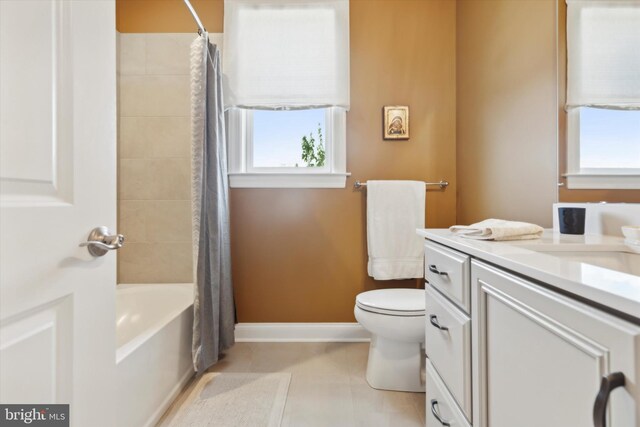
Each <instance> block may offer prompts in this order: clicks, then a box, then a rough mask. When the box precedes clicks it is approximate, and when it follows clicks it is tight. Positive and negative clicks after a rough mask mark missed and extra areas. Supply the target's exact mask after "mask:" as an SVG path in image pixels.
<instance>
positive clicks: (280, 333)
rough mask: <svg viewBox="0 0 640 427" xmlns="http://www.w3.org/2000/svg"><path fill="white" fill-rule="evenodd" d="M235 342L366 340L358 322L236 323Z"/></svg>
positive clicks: (363, 330) (365, 331) (364, 331)
mask: <svg viewBox="0 0 640 427" xmlns="http://www.w3.org/2000/svg"><path fill="white" fill-rule="evenodd" d="M235 335H236V342H368V341H370V339H371V336H370V334H369V332H368V331H367V330H366V329H364V328H363V327H362V326H361V325H360V324H359V323H238V324H237V325H236V334H235Z"/></svg>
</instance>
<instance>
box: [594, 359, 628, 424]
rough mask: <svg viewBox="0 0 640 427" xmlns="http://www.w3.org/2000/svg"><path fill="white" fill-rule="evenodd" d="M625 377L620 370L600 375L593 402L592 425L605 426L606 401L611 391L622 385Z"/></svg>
mask: <svg viewBox="0 0 640 427" xmlns="http://www.w3.org/2000/svg"><path fill="white" fill-rule="evenodd" d="M624 384H625V378H624V374H623V373H622V372H614V373H612V374H609V375H607V376H606V377H602V380H601V381H600V390H599V391H598V395H597V396H596V401H595V403H594V404H593V425H594V427H606V426H607V403H608V402H609V396H610V395H611V392H612V391H613V390H614V389H616V388H618V387H624Z"/></svg>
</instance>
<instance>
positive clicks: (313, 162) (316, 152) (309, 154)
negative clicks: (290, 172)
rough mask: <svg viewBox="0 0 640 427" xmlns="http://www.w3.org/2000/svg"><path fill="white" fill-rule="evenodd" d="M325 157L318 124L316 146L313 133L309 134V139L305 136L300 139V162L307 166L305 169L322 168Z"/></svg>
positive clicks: (320, 129) (320, 127)
mask: <svg viewBox="0 0 640 427" xmlns="http://www.w3.org/2000/svg"><path fill="white" fill-rule="evenodd" d="M326 157H327V153H326V151H325V149H324V142H323V138H322V126H321V125H320V123H318V145H317V146H316V139H315V138H314V136H313V132H310V133H309V137H307V136H306V135H304V136H303V137H302V160H303V161H304V162H305V163H306V164H307V167H320V166H324V162H325V159H326Z"/></svg>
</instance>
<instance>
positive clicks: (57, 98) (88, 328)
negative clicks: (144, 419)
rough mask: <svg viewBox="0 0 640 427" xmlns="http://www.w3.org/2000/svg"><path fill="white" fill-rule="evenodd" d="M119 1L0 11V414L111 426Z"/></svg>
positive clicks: (47, 1)
mask: <svg viewBox="0 0 640 427" xmlns="http://www.w3.org/2000/svg"><path fill="white" fill-rule="evenodd" d="M115 69H116V68H115V4H114V0H92V1H58V0H0V101H1V105H0V117H1V122H0V242H1V246H0V403H21V404H52V403H68V404H70V411H71V425H75V426H80V427H85V426H91V427H98V426H103V425H104V426H112V425H113V419H114V418H113V415H114V410H115V408H114V397H115V396H114V390H115V389H114V377H115V349H114V346H115V309H114V304H115V303H114V300H115V285H116V274H115V273H116V258H115V256H116V254H115V253H114V252H109V253H107V254H106V255H105V256H103V257H96V258H94V257H92V256H91V255H90V254H89V253H88V251H87V248H86V247H84V248H81V247H79V246H78V244H79V243H81V242H83V241H86V239H87V236H88V234H89V232H90V231H91V230H92V229H93V228H94V227H96V226H107V227H109V228H110V229H111V230H112V231H114V229H115V226H116V75H115Z"/></svg>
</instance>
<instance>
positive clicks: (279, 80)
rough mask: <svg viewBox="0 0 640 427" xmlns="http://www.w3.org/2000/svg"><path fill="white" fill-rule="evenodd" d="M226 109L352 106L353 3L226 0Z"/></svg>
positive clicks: (346, 1) (313, 0)
mask: <svg viewBox="0 0 640 427" xmlns="http://www.w3.org/2000/svg"><path fill="white" fill-rule="evenodd" d="M223 45H224V52H223V55H224V56H223V61H222V63H223V73H224V80H225V107H227V108H229V107H242V108H266V109H296V108H312V107H342V108H345V109H348V108H349V0H225V2H224V44H223Z"/></svg>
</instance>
